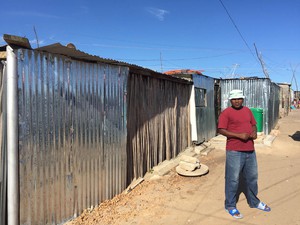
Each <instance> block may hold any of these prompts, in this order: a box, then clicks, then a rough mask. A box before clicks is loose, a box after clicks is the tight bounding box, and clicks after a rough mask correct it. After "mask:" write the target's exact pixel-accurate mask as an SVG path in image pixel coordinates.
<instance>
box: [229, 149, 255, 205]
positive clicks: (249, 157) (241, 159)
mask: <svg viewBox="0 0 300 225" xmlns="http://www.w3.org/2000/svg"><path fill="white" fill-rule="evenodd" d="M240 175H242V178H243V179H244V183H245V196H246V198H247V202H248V204H249V206H250V207H251V208H255V207H257V206H258V204H259V202H260V200H259V199H258V198H257V193H258V187H257V178H258V173H257V161H256V153H255V151H251V152H240V151H229V150H226V166H225V198H226V199H225V209H232V208H236V201H237V192H238V189H239V184H240Z"/></svg>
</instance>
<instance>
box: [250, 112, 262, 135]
mask: <svg viewBox="0 0 300 225" xmlns="http://www.w3.org/2000/svg"><path fill="white" fill-rule="evenodd" d="M250 109H251V111H252V113H253V116H254V118H255V120H256V127H257V132H262V131H263V109H261V108H250Z"/></svg>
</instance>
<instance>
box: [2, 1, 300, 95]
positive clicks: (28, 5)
mask: <svg viewBox="0 0 300 225" xmlns="http://www.w3.org/2000/svg"><path fill="white" fill-rule="evenodd" d="M224 7H225V8H224ZM226 10H227V11H226ZM299 12H300V1H299V0H152V1H151V0H148V1H146V0H109V1H99V0H93V1H92V0H73V1H69V0H60V1H57V0H51V1H50V0H44V1H36V0H28V1H20V0H17V1H3V2H2V3H1V9H0V13H1V16H2V18H4V20H2V22H1V24H0V31H1V37H2V36H3V34H13V35H18V36H22V37H27V38H28V39H29V40H30V42H31V45H32V47H33V48H36V47H37V40H36V36H35V32H34V28H35V30H36V33H37V37H38V41H39V45H40V46H44V45H49V44H53V43H56V42H60V43H61V44H63V45H66V44H68V43H70V42H72V43H73V44H75V46H76V47H77V49H79V50H81V51H84V52H86V53H89V54H92V55H97V56H101V57H104V58H110V59H116V60H120V61H125V62H128V63H132V64H136V65H139V66H143V67H146V68H150V69H153V70H155V71H158V72H162V71H168V70H173V69H196V70H204V72H203V73H204V74H205V75H208V76H211V77H216V78H219V77H222V78H230V77H241V76H242V77H249V76H257V77H265V75H264V73H263V70H262V66H261V64H260V61H259V60H258V57H257V55H256V50H255V47H254V43H255V45H256V47H257V50H258V54H259V55H260V56H261V58H262V59H263V61H264V64H265V68H266V70H267V72H268V74H269V77H270V79H271V80H272V81H273V82H287V83H292V87H293V89H294V90H296V89H297V87H296V86H298V83H299V87H298V89H300V76H299V74H300V13H299ZM4 44H5V42H4V41H3V40H2V38H1V39H0V45H4ZM293 72H294V74H295V77H296V81H297V82H298V83H297V85H296V82H295V79H292V75H293Z"/></svg>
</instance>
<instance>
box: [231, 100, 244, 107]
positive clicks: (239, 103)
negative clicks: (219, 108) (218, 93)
mask: <svg viewBox="0 0 300 225" xmlns="http://www.w3.org/2000/svg"><path fill="white" fill-rule="evenodd" d="M230 102H231V105H232V107H233V108H235V109H239V108H241V106H242V105H243V102H244V99H243V98H233V99H231V100H230Z"/></svg>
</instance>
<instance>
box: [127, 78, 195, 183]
mask: <svg viewBox="0 0 300 225" xmlns="http://www.w3.org/2000/svg"><path fill="white" fill-rule="evenodd" d="M191 87H192V86H191V85H190V84H181V83H177V82H172V81H168V80H163V79H156V78H152V77H147V76H141V75H137V74H131V75H130V77H129V81H128V115H129V116H128V160H129V162H130V167H128V179H132V178H133V177H139V176H143V175H144V174H145V173H146V172H147V171H149V170H150V169H151V168H152V167H153V166H154V165H157V164H158V163H160V162H162V161H164V160H165V159H168V160H169V159H171V158H173V157H176V156H177V155H178V154H179V153H180V152H181V151H183V150H184V149H185V148H186V147H188V146H189V145H190V130H189V129H190V125H189V121H190V120H189V118H190V117H189V98H190V91H191Z"/></svg>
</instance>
